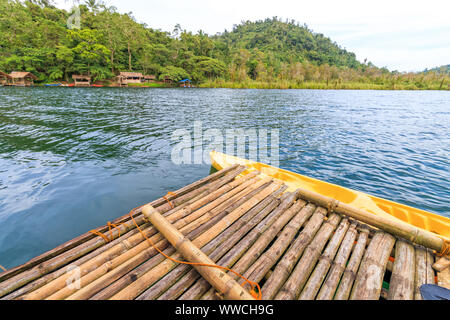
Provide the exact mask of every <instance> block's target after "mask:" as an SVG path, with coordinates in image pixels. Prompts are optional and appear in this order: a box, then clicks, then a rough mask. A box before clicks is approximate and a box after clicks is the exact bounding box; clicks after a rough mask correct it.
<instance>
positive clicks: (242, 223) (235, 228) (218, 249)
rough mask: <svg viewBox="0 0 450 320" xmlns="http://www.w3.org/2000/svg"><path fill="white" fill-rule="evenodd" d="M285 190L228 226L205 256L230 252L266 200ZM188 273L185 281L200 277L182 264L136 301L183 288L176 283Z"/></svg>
mask: <svg viewBox="0 0 450 320" xmlns="http://www.w3.org/2000/svg"><path fill="white" fill-rule="evenodd" d="M285 188H287V187H286V186H284V187H283V188H281V189H279V190H277V191H276V192H275V193H274V194H273V195H271V196H269V197H268V198H266V199H264V201H262V202H260V203H259V204H258V205H257V206H255V207H253V208H252V209H251V210H249V211H248V212H247V213H246V214H245V215H243V216H242V217H241V218H240V219H239V220H237V221H236V222H235V223H234V224H233V225H232V226H230V227H229V228H228V229H226V230H225V231H224V232H223V233H221V234H220V235H219V236H217V237H216V238H214V239H213V240H212V241H210V242H209V243H208V244H207V245H205V246H204V247H203V248H202V251H203V252H204V253H205V254H207V255H208V256H209V257H210V259H211V260H213V261H217V260H218V259H219V258H220V257H221V256H222V255H224V254H225V253H226V252H227V251H228V250H230V249H231V248H232V247H233V246H234V244H235V243H236V242H237V241H238V240H239V239H240V238H241V236H242V235H243V234H245V233H246V232H247V231H249V230H251V229H252V228H253V226H254V225H255V224H256V222H255V221H252V220H253V218H254V217H255V215H257V214H258V213H259V212H262V211H265V210H263V209H264V208H265V207H266V206H267V205H268V204H269V201H267V200H270V198H275V196H276V194H277V193H279V192H282V190H284V189H285ZM239 205H240V204H239ZM260 205H261V207H260V208H257V207H259V206H260ZM255 209H256V210H255ZM189 238H190V237H189ZM221 265H222V264H221ZM190 271H192V273H193V274H194V275H192V274H191V275H190V277H188V278H189V279H186V280H187V281H188V282H189V281H192V279H193V278H195V279H197V276H198V277H200V275H199V274H198V273H197V272H196V271H195V269H192V267H190V266H187V265H183V264H181V265H178V266H177V267H176V268H175V269H173V270H172V271H171V272H169V273H168V274H166V275H165V276H164V278H162V279H161V280H159V281H158V282H157V283H156V284H155V285H153V286H152V287H150V288H149V289H147V290H146V291H144V292H143V293H142V294H141V295H140V296H138V297H137V299H138V300H152V299H156V298H157V297H158V296H160V295H161V294H162V293H163V292H165V291H166V290H168V289H169V288H170V287H172V286H173V285H175V284H176V285H177V286H178V287H179V286H180V285H181V286H183V284H182V283H180V282H182V280H180V281H178V280H179V279H180V278H181V277H183V276H184V275H185V274H187V273H190ZM186 280H184V281H186ZM177 281H178V282H177ZM191 283H192V282H191ZM172 290H176V289H172ZM169 294H170V293H169Z"/></svg>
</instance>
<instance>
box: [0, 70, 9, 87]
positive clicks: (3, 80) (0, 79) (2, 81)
mask: <svg viewBox="0 0 450 320" xmlns="http://www.w3.org/2000/svg"><path fill="white" fill-rule="evenodd" d="M10 82H11V76H10V75H9V74H7V73H4V72H1V71H0V86H6V85H8V84H9V83H10Z"/></svg>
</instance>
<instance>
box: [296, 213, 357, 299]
mask: <svg viewBox="0 0 450 320" xmlns="http://www.w3.org/2000/svg"><path fill="white" fill-rule="evenodd" d="M348 227H349V222H348V220H347V219H343V220H342V221H341V223H340V224H339V226H338V228H337V229H336V231H335V232H334V235H333V236H332V237H331V240H330V241H329V243H328V245H327V247H326V248H325V251H324V252H323V254H322V256H321V257H320V258H319V262H318V263H317V265H316V266H315V268H314V271H313V273H312V274H311V276H310V277H309V279H308V282H307V283H306V285H305V287H304V289H303V291H302V292H301V294H300V297H299V300H313V299H314V298H315V297H316V294H317V292H318V291H319V289H320V286H321V285H322V282H323V280H324V279H325V277H326V275H327V272H328V270H329V269H330V267H331V263H332V262H333V260H334V257H335V256H336V252H337V251H338V249H339V246H340V245H341V242H342V240H343V239H344V236H345V234H346V232H347V230H348Z"/></svg>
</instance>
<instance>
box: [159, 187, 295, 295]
mask: <svg viewBox="0 0 450 320" xmlns="http://www.w3.org/2000/svg"><path fill="white" fill-rule="evenodd" d="M291 199H292V195H291V194H289V193H285V194H283V196H282V197H281V199H265V200H264V201H267V200H269V202H268V204H267V205H266V206H265V207H264V209H262V208H258V206H259V205H260V204H258V205H257V206H255V207H254V208H253V209H252V210H255V211H256V212H257V213H258V214H257V215H256V216H255V217H254V218H253V219H252V220H251V223H252V224H253V223H255V224H257V225H256V227H254V228H253V227H252V228H251V229H247V230H244V231H243V234H244V235H245V237H244V238H242V239H241V240H240V238H241V235H240V234H237V235H235V237H233V239H232V242H233V245H232V246H231V247H230V248H227V249H228V250H226V254H225V255H224V256H223V257H222V258H221V259H220V260H219V262H218V264H220V265H222V266H225V267H229V268H231V267H232V266H233V264H234V263H235V262H236V261H237V260H238V259H239V257H241V256H242V255H243V254H244V253H245V251H246V250H247V249H248V248H249V247H251V246H252V245H253V243H254V242H255V241H256V240H257V239H258V237H259V236H260V235H261V234H263V233H264V231H265V230H267V229H268V228H269V227H270V226H271V225H272V224H273V223H274V222H275V221H276V220H277V219H278V218H279V217H280V216H281V215H282V214H283V213H284V211H283V210H282V209H280V208H282V207H289V204H288V203H289V202H291ZM262 203H263V202H261V204H262ZM249 230H252V232H248V231H249ZM247 232H248V233H247ZM235 241H236V242H237V243H236V244H234V243H235ZM194 280H196V279H194ZM187 281H193V280H192V279H187ZM191 284H192V283H191ZM188 287H189V284H186V285H184V286H183V285H182V284H181V290H183V292H176V296H175V297H174V296H170V297H171V298H176V297H178V295H180V294H181V296H180V298H179V299H180V300H195V299H198V298H200V297H201V295H203V294H204V293H205V292H206V291H207V290H208V289H209V288H210V285H209V283H208V282H207V281H205V280H204V279H199V280H198V281H196V282H195V284H194V285H193V286H192V287H190V288H189V289H188V290H187V291H186V292H184V289H185V288H188ZM175 290H176V288H175ZM169 291H170V290H169ZM162 298H163V297H161V299H162Z"/></svg>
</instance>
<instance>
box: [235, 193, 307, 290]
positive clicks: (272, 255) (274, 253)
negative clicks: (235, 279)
mask: <svg viewBox="0 0 450 320" xmlns="http://www.w3.org/2000/svg"><path fill="white" fill-rule="evenodd" d="M297 203H298V205H299V207H300V206H302V207H303V206H304V205H305V204H304V203H303V201H297ZM315 208H316V207H315V206H314V205H312V204H308V205H307V206H305V207H304V208H302V209H301V210H300V211H299V212H298V213H297V214H296V215H295V217H294V218H292V219H291V221H289V223H288V224H287V225H286V226H285V227H284V229H283V230H282V232H281V234H280V235H279V236H278V238H277V240H276V241H275V242H274V244H273V245H272V246H271V247H270V248H269V249H268V250H267V251H265V252H264V254H263V255H262V256H261V257H260V258H259V259H258V260H257V261H256V262H255V263H254V264H253V265H252V266H251V267H250V268H249V269H248V270H247V271H246V272H245V274H244V276H245V277H246V278H248V279H250V280H251V281H255V282H259V281H261V280H262V279H263V278H264V276H265V275H266V274H267V272H269V270H270V269H271V268H272V267H273V266H274V265H275V263H276V262H277V261H278V259H279V258H280V257H281V256H282V255H283V253H284V252H285V251H286V249H287V248H288V247H289V245H290V244H291V242H292V240H293V239H294V237H295V235H296V234H297V232H298V231H299V230H300V228H301V227H302V226H303V224H304V223H305V222H306V221H307V220H308V219H309V218H310V217H311V215H312V214H313V212H314V210H315ZM297 210H298V209H295V211H297Z"/></svg>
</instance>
